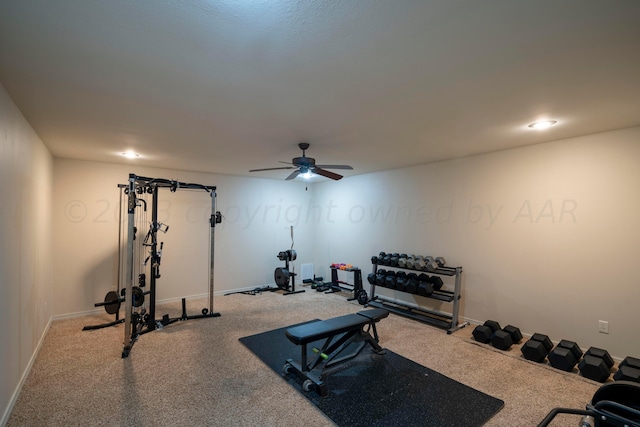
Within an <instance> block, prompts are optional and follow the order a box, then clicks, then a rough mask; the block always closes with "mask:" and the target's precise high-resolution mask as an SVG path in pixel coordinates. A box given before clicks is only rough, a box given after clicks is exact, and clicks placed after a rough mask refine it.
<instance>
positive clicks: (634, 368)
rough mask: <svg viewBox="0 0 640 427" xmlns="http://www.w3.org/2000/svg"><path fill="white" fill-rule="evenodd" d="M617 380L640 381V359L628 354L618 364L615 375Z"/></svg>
mask: <svg viewBox="0 0 640 427" xmlns="http://www.w3.org/2000/svg"><path fill="white" fill-rule="evenodd" d="M613 379H614V380H616V381H633V382H636V383H640V359H638V358H635V357H631V356H627V357H625V358H624V360H623V361H622V362H620V364H619V365H618V370H617V371H616V373H615V374H614V375H613Z"/></svg>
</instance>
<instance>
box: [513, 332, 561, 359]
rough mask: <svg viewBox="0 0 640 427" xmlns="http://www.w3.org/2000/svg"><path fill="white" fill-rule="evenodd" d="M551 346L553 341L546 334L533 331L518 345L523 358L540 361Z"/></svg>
mask: <svg viewBox="0 0 640 427" xmlns="http://www.w3.org/2000/svg"><path fill="white" fill-rule="evenodd" d="M552 348H553V343H552V342H551V339H549V337H548V336H547V335H544V334H539V333H535V334H533V336H532V337H531V338H530V339H529V341H527V342H525V343H524V344H523V345H522V347H520V351H521V352H522V355H523V356H524V358H525V359H527V360H531V361H533V362H537V363H542V362H544V359H545V358H546V357H547V354H549V352H550V351H551V349H552Z"/></svg>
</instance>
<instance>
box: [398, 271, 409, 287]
mask: <svg viewBox="0 0 640 427" xmlns="http://www.w3.org/2000/svg"><path fill="white" fill-rule="evenodd" d="M406 285H407V273H405V272H404V271H398V272H397V273H396V289H397V290H399V291H403V292H404V289H405V287H406Z"/></svg>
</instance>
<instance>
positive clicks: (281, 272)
mask: <svg viewBox="0 0 640 427" xmlns="http://www.w3.org/2000/svg"><path fill="white" fill-rule="evenodd" d="M273 278H274V280H275V282H276V285H278V287H279V288H283V289H284V288H286V287H288V286H289V270H287V269H286V268H281V267H278V268H276V271H275V272H274V273H273Z"/></svg>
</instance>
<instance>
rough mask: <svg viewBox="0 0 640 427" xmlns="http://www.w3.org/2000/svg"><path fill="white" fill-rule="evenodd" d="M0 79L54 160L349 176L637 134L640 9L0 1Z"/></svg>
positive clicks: (600, 2)
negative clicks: (321, 167) (540, 124)
mask: <svg viewBox="0 0 640 427" xmlns="http://www.w3.org/2000/svg"><path fill="white" fill-rule="evenodd" d="M0 82H1V83H2V85H3V86H4V87H5V89H6V90H7V91H8V93H9V94H10V96H11V97H12V98H13V100H14V101H15V103H16V104H17V105H18V107H19V108H20V110H21V111H22V113H23V114H24V115H25V117H26V118H27V120H28V121H29V122H30V123H31V125H32V126H33V128H34V129H35V130H36V132H37V133H38V134H39V136H40V137H41V138H42V140H43V141H44V142H45V144H46V145H47V146H48V147H49V149H50V150H51V152H52V153H53V155H54V156H56V157H66V158H73V159H86V160H96V161H107V162H119V163H120V162H123V163H124V162H131V161H130V160H126V159H123V158H120V157H119V156H117V154H118V153H121V152H123V151H125V150H128V149H133V150H135V151H137V152H139V153H140V154H141V155H142V156H143V157H142V158H140V159H138V160H136V161H135V162H137V163H139V164H141V165H145V166H157V167H164V168H172V169H184V170H193V171H204V172H212V173H223V174H234V175H249V173H248V172H247V171H248V170H249V169H254V168H266V167H277V166H281V165H280V164H278V161H279V160H285V161H289V160H290V159H291V158H292V157H295V156H298V155H300V151H299V150H298V148H297V143H298V142H299V141H308V142H310V143H311V148H310V149H309V151H308V152H307V155H309V156H311V157H315V158H316V159H317V161H318V162H319V163H324V164H336V163H347V164H350V165H352V166H353V167H354V168H355V170H354V171H344V172H345V173H344V175H353V174H359V173H365V172H372V171H377V170H384V169H390V168H397V167H403V166H408V165H415V164H421V163H428V162H433V161H437V160H442V159H447V158H455V157H460V156H467V155H472V154H477V153H484V152H491V151H495V150H502V149H506V148H510V147H518V146H524V145H529V144H535V143H540V142H544V141H550V140H556V139H562V138H568V137H574V136H580V135H586V134H591V133H597V132H603V131H609V130H613V129H619V128H624V127H630V126H635V125H638V124H640V1H638V0H483V1H480V0H414V1H411V0H342V1H339V0H322V1H310V0H307V1H300V0H271V1H268V0H192V1H167V0H164V1H160V0H135V1H134V0H108V1H107V0H19V1H18V0H0ZM544 117H550V118H555V119H557V120H558V121H559V124H558V125H557V126H555V127H554V128H552V129H549V130H547V131H545V132H536V131H532V130H529V129H526V124H528V123H530V122H532V121H534V120H536V119H539V118H544ZM338 172H340V173H342V171H338ZM253 175H257V176H262V177H269V178H278V179H282V178H284V177H286V176H287V175H288V171H271V172H261V173H256V174H253Z"/></svg>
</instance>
